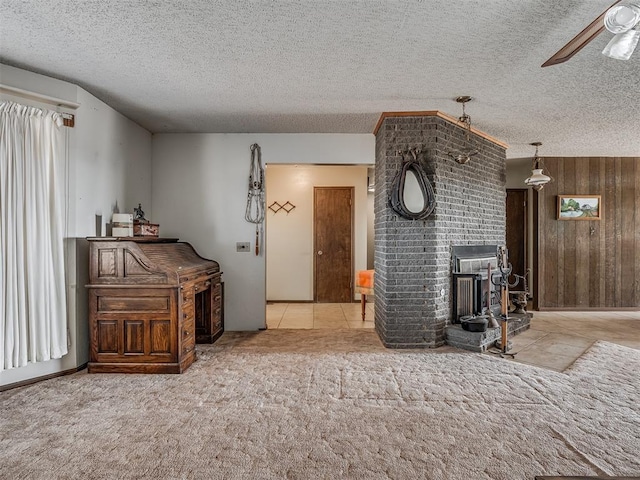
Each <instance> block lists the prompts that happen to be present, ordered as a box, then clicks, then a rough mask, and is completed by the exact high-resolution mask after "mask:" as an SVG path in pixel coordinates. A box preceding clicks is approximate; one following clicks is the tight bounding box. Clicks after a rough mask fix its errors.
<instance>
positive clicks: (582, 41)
mask: <svg viewBox="0 0 640 480" xmlns="http://www.w3.org/2000/svg"><path fill="white" fill-rule="evenodd" d="M605 28H606V29H607V30H609V31H610V32H611V33H613V34H615V35H614V37H613V38H612V39H611V41H610V42H609V43H608V44H607V46H606V47H605V49H604V50H603V51H602V53H603V54H604V55H606V56H608V57H611V58H615V59H617V60H628V59H629V57H631V54H632V53H633V50H634V49H635V48H636V45H637V44H638V40H639V39H640V0H627V1H623V0H618V1H617V2H615V3H614V4H613V5H611V6H610V7H609V8H608V9H607V10H605V11H604V12H602V14H601V15H600V16H599V17H598V18H596V19H595V20H594V21H593V22H591V23H590V24H589V25H588V26H587V27H586V28H585V29H584V30H582V31H581V32H580V33H579V34H578V35H576V36H575V37H573V38H572V39H571V40H570V41H569V43H567V44H566V45H565V46H564V47H562V48H561V49H560V50H558V51H557V52H556V53H555V54H554V55H553V56H552V57H551V58H550V59H549V60H547V61H546V62H544V63H543V64H542V66H543V67H548V66H551V65H557V64H558V63H563V62H566V61H567V60H569V59H570V58H571V57H573V56H574V55H575V54H576V53H578V52H579V51H580V50H582V48H584V47H585V46H586V45H587V44H588V43H589V42H590V41H591V40H593V39H594V38H596V37H597V36H598V35H599V34H600V32H602V31H603V30H604V29H605Z"/></svg>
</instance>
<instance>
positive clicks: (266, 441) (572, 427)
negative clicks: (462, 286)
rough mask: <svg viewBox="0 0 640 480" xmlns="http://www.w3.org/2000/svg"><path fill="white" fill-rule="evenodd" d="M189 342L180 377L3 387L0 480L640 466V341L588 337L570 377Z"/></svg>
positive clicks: (624, 470) (304, 344)
mask: <svg viewBox="0 0 640 480" xmlns="http://www.w3.org/2000/svg"><path fill="white" fill-rule="evenodd" d="M336 335H338V336H339V337H340V338H339V339H338V340H337V341H336V340H335V337H336ZM198 351H199V360H198V362H197V363H196V364H194V365H193V366H192V367H191V368H190V369H189V370H188V371H187V372H186V373H184V374H182V375H117V374H102V375H98V374H94V375H88V374H85V373H80V374H76V375H72V376H68V377H62V378H57V379H53V380H48V381H45V382H41V383H39V384H36V385H32V386H28V387H23V388H19V389H14V390H11V391H7V392H4V393H0V412H1V417H0V478H7V479H22V478H29V479H30V478H36V479H45V478H46V479H63V478H64V479H68V478H83V479H94V478H95V479H98V478H100V479H102V478H104V479H106V478H109V479H113V478H127V479H134V478H136V479H138V478H154V479H155V478H243V479H245V478H246V479H271V478H277V479H280V478H292V479H295V478H299V479H318V478H327V479H329V478H330V479H333V478H353V479H379V478H380V479H382V478H394V479H418V478H427V479H446V478H449V479H461V480H463V479H474V480H475V479H487V480H489V479H491V480H496V479H504V480H518V479H523V480H524V479H533V478H534V476H535V475H621V476H622V475H626V476H631V475H640V460H639V456H638V452H639V450H640V438H639V435H640V407H639V406H638V402H639V401H640V380H639V378H640V375H639V373H638V372H640V351H637V350H633V349H629V348H625V347H622V346H618V345H614V344H610V343H604V342H597V343H596V344H594V346H593V347H592V348H591V349H590V350H588V351H587V352H586V353H585V354H584V355H583V356H582V357H581V358H580V359H578V361H577V362H576V363H575V364H574V365H573V366H572V367H571V368H570V369H569V370H567V371H566V372H564V373H557V372H553V371H549V370H543V369H539V368H535V367H530V366H527V365H522V364H518V363H515V362H509V361H506V360H502V359H499V358H494V357H491V356H488V355H479V354H474V353H468V352H462V351H458V350H454V349H451V348H443V349H438V350H435V351H415V350H414V351H393V350H386V349H384V348H383V347H382V346H381V345H380V343H379V341H378V339H377V337H376V334H375V332H373V331H357V330H344V331H338V332H336V331H322V330H315V331H294V330H290V331H287V330H271V331H266V332H262V333H254V334H251V333H247V334H240V333H235V334H229V333H227V334H225V335H224V336H223V337H222V339H221V340H220V341H219V342H218V343H217V344H215V345H213V346H198Z"/></svg>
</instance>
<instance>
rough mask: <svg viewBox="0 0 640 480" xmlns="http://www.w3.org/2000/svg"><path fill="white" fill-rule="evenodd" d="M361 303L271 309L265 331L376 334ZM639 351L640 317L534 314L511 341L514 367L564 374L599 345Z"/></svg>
mask: <svg viewBox="0 0 640 480" xmlns="http://www.w3.org/2000/svg"><path fill="white" fill-rule="evenodd" d="M360 308H361V307H360V304H359V303H269V304H267V328H269V329H273V328H291V329H321V328H323V329H326V328H334V329H340V328H374V323H373V318H374V306H373V303H367V315H366V321H365V322H363V321H362V317H361V310H360ZM597 340H604V341H607V342H611V343H617V344H619V345H624V346H626V347H630V348H635V349H639V350H640V311H626V310H625V311H620V310H618V311H608V312H566V311H562V312H533V319H532V321H531V328H530V329H529V330H527V331H526V332H524V333H522V334H520V335H517V336H516V337H514V338H513V339H512V340H511V341H512V348H511V350H510V352H511V353H515V357H514V358H513V361H516V362H520V363H526V364H529V365H535V366H538V367H543V368H548V369H551V370H556V371H560V372H561V371H563V370H565V369H566V368H567V367H569V366H570V365H571V364H572V363H573V362H574V361H575V360H576V359H577V358H578V357H580V355H582V354H583V353H584V352H585V351H586V350H587V349H588V348H589V347H590V346H591V345H592V344H593V343H594V342H595V341H597Z"/></svg>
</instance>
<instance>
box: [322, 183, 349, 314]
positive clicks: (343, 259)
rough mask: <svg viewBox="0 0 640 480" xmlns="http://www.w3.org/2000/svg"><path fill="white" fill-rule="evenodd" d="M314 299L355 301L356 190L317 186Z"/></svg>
mask: <svg viewBox="0 0 640 480" xmlns="http://www.w3.org/2000/svg"><path fill="white" fill-rule="evenodd" d="M313 215H314V217H313V218H314V242H313V244H314V258H315V260H314V300H315V301H316V302H319V303H347V302H351V301H352V300H353V187H315V188H314V189H313Z"/></svg>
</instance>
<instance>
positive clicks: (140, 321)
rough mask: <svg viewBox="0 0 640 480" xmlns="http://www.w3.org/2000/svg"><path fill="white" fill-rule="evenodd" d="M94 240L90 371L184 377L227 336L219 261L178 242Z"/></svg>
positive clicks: (90, 306) (146, 239) (124, 239)
mask: <svg viewBox="0 0 640 480" xmlns="http://www.w3.org/2000/svg"><path fill="white" fill-rule="evenodd" d="M88 240H89V244H90V249H89V252H90V253H89V262H90V264H89V282H90V283H89V285H87V288H88V291H89V323H90V325H89V330H90V333H89V337H90V361H89V365H88V369H89V373H100V372H103V373H106V372H113V373H116V372H117V373H182V372H183V371H185V370H186V369H187V368H188V367H189V366H190V365H191V364H192V363H193V362H194V361H195V359H196V348H195V347H196V342H197V343H213V342H214V341H216V340H217V339H218V338H219V337H220V335H222V333H223V331H224V312H223V305H224V301H223V290H222V283H221V273H220V266H219V265H218V263H217V262H214V261H213V260H207V259H205V258H202V257H200V256H199V255H198V254H197V253H196V252H195V250H194V249H193V247H192V246H191V245H189V244H188V243H185V242H178V241H177V239H166V238H155V237H126V238H107V237H97V238H89V239H88Z"/></svg>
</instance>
